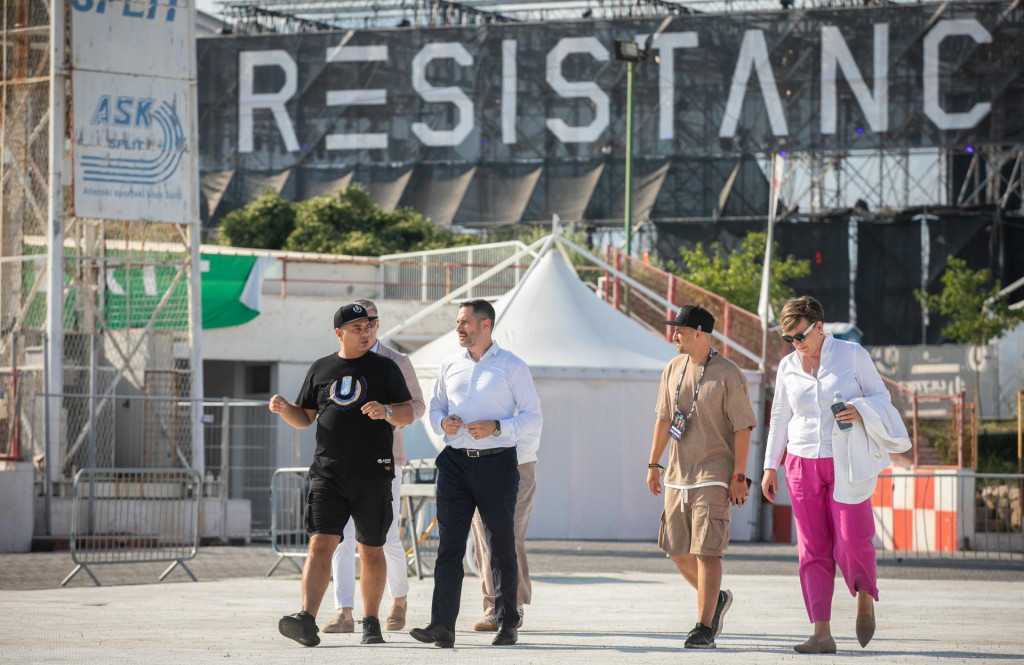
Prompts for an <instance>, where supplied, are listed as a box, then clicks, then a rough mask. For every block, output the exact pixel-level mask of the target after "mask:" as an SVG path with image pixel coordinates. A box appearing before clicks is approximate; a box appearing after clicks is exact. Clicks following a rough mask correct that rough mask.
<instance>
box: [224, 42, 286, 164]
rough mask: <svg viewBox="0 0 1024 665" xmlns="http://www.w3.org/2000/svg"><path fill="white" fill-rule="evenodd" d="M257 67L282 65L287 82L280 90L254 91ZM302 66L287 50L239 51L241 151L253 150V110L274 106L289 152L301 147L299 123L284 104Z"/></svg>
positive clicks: (239, 139) (239, 149)
mask: <svg viewBox="0 0 1024 665" xmlns="http://www.w3.org/2000/svg"><path fill="white" fill-rule="evenodd" d="M257 67H279V68H280V69H281V71H283V72H284V85H282V86H281V89H280V90H278V91H277V92H261V93H259V94H257V93H256V92H254V91H253V90H254V88H255V85H254V83H255V78H256V77H255V71H256V68H257ZM298 79H299V75H298V68H297V67H296V66H295V61H294V60H293V59H292V57H291V56H290V55H288V52H287V51H242V52H241V53H239V54H238V151H239V152H252V149H253V148H252V113H253V111H255V110H256V109H270V112H271V113H273V114H274V121H275V122H276V123H277V129H278V130H279V131H280V132H281V138H283V139H284V146H285V149H286V150H288V152H295V151H297V150H298V149H299V141H298V139H296V138H295V127H294V126H293V125H292V120H291V118H289V117H288V112H287V111H286V110H285V108H284V105H285V102H287V101H288V100H289V99H291V98H292V95H294V94H295V90H296V88H297V87H298Z"/></svg>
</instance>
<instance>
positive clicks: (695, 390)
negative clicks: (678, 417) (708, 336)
mask: <svg viewBox="0 0 1024 665" xmlns="http://www.w3.org/2000/svg"><path fill="white" fill-rule="evenodd" d="M715 353H717V352H716V351H715V350H714V349H711V353H709V354H708V359H707V360H705V361H704V365H703V366H702V367H701V368H700V376H698V377H697V385H696V386H694V388H693V404H691V405H690V413H688V414H687V415H686V419H687V420H689V419H690V418H692V417H693V412H694V411H696V410H697V395H699V394H700V384H701V383H703V381H704V370H706V369H707V368H708V363H710V362H711V359H712V358H714V357H715ZM689 366H690V356H689V354H687V356H686V362H685V363H683V371H682V372H680V373H679V381H678V382H677V383H676V401H675V402H674V404H675V408H676V409H678V408H679V388H680V387H682V385H683V377H685V376H686V368H687V367H689Z"/></svg>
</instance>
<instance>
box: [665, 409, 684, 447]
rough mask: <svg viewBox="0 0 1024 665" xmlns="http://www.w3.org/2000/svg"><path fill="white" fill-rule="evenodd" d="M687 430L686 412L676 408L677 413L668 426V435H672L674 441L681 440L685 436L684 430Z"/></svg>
mask: <svg viewBox="0 0 1024 665" xmlns="http://www.w3.org/2000/svg"><path fill="white" fill-rule="evenodd" d="M685 431H686V414H684V413H683V412H682V411H680V410H679V409H676V414H675V415H674V416H672V424H671V425H669V427H668V435H669V436H670V437H672V440H673V441H680V440H681V439H682V438H683V432H685Z"/></svg>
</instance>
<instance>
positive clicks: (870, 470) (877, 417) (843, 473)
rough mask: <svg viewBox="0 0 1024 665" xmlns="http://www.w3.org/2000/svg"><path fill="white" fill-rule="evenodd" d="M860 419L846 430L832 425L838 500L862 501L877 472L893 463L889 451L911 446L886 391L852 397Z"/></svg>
mask: <svg viewBox="0 0 1024 665" xmlns="http://www.w3.org/2000/svg"><path fill="white" fill-rule="evenodd" d="M849 404H851V405H852V406H854V407H856V409H857V411H858V412H859V413H860V415H861V418H862V420H859V421H857V422H855V423H853V427H851V428H850V429H848V430H845V431H844V430H841V429H839V423H838V422H835V424H834V425H833V426H832V452H833V463H834V464H835V474H836V475H835V486H834V487H833V490H832V497H833V498H834V499H835V500H836V501H838V502H839V503H850V504H854V503H861V502H862V501H866V500H867V499H869V498H871V494H872V493H873V492H874V491H875V485H876V484H877V483H878V474H879V473H881V472H882V471H885V470H886V469H888V468H889V467H890V466H892V460H891V459H889V453H890V452H893V453H902V452H906V451H908V450H910V448H911V443H910V437H909V436H908V435H907V426H906V425H904V424H903V418H901V417H900V413H899V411H897V410H896V407H894V406H893V405H892V401H891V400H890V399H889V394H888V393H885V394H877V395H868V396H867V397H857V398H854V399H851V400H850V401H849Z"/></svg>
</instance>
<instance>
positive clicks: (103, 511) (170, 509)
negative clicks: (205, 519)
mask: <svg viewBox="0 0 1024 665" xmlns="http://www.w3.org/2000/svg"><path fill="white" fill-rule="evenodd" d="M202 495H203V492H202V477H201V476H200V475H199V472H198V471H196V470H195V469H82V470H81V471H79V472H78V473H77V474H76V475H75V482H74V485H73V488H72V500H71V511H72V512H71V559H72V560H73V561H74V562H75V564H76V565H75V569H74V570H72V571H71V573H70V574H69V575H68V576H67V577H65V578H64V580H63V581H62V582H61V586H65V585H66V584H67V583H68V582H70V581H71V579H72V578H73V577H74V576H75V575H77V574H78V571H80V570H84V571H85V572H86V573H88V575H89V577H90V578H92V581H93V582H94V583H95V584H96V586H100V582H99V580H98V579H96V576H95V575H93V572H92V570H90V569H89V566H93V565H99V564H110V563H149V562H167V561H169V562H171V565H170V566H168V567H167V568H166V569H165V570H164V572H163V573H162V574H161V575H160V578H159V579H160V580H161V581H162V580H163V579H164V578H165V577H167V575H168V574H170V572H171V571H172V570H174V567H175V566H181V567H182V568H183V569H184V570H185V572H186V573H188V576H189V577H191V578H192V581H193V582H194V581H196V576H195V575H193V574H192V571H191V570H189V568H188V566H187V565H185V562H186V561H189V560H191V559H194V558H195V556H196V554H197V553H198V551H199V502H200V500H201V497H202Z"/></svg>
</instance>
